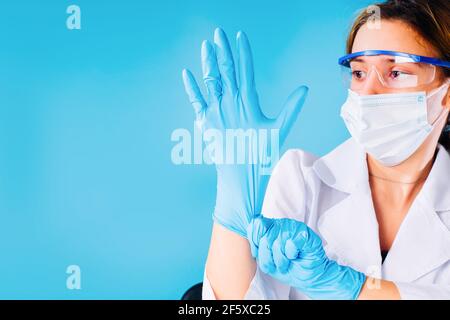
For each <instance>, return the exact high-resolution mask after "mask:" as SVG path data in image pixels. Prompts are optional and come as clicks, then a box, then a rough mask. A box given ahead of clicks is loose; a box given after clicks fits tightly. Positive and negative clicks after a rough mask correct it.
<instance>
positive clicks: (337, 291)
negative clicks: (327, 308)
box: [183, 0, 450, 299]
mask: <svg viewBox="0 0 450 320" xmlns="http://www.w3.org/2000/svg"><path fill="white" fill-rule="evenodd" d="M377 6H378V7H379V9H380V13H381V25H380V27H379V28H377V27H373V25H371V19H372V16H371V14H370V13H368V12H367V11H363V12H362V13H361V14H360V15H359V17H358V18H357V19H356V21H355V23H354V25H353V28H352V30H351V32H350V34H349V37H348V42H347V56H345V57H343V58H341V59H340V60H339V63H340V64H341V66H342V67H343V69H344V74H345V75H346V79H347V80H348V83H349V95H348V99H347V101H346V102H345V104H344V105H343V107H342V110H341V116H342V118H343V120H344V122H345V124H346V125H347V128H348V130H349V131H350V133H351V135H352V137H351V138H350V139H349V140H347V141H346V142H344V143H343V144H342V145H340V146H338V147H337V148H336V149H335V150H333V151H332V152H330V153H329V154H327V155H325V156H324V157H321V158H317V157H315V156H314V155H312V154H309V153H307V152H305V151H302V150H290V151H288V152H287V153H286V154H285V155H284V156H283V157H282V159H281V160H280V161H279V163H278V164H277V166H276V168H275V170H274V171H273V174H272V176H271V178H270V181H269V183H268V185H267V179H266V178H265V176H264V175H261V174H260V173H261V168H260V166H258V165H244V166H242V165H241V166H240V165H223V164H222V165H221V164H216V168H217V173H218V180H217V183H218V186H217V187H218V190H217V201H216V208H215V212H214V221H215V223H214V227H213V231H212V238H211V244H210V251H209V255H208V260H207V263H206V269H205V278H204V288H203V297H204V298H205V299H214V298H216V299H242V298H248V299H448V298H450V230H449V228H450V179H449V173H450V155H449V150H450V130H449V128H450V119H449V110H450V89H449V83H450V63H449V61H450V3H449V2H448V0H434V1H425V0H416V1H414V0H403V1H392V0H390V1H387V2H385V3H381V4H378V5H377ZM237 45H238V48H237V50H238V58H239V59H238V62H237V63H236V65H235V63H234V61H233V58H232V55H231V51H230V48H229V44H228V40H227V39H226V36H225V34H224V33H223V31H221V30H220V29H219V30H216V33H215V40H214V46H213V45H212V44H210V43H209V42H204V43H203V47H202V61H203V73H204V80H205V85H206V87H207V91H208V95H207V101H205V100H204V98H203V97H202V95H201V93H200V90H199V89H198V86H197V85H196V83H195V80H194V78H193V76H192V74H191V73H190V72H189V71H184V73H183V77H184V82H185V88H186V91H187V93H188V95H189V98H190V101H191V103H192V104H193V106H194V109H195V111H196V116H197V123H198V124H199V126H200V127H201V128H202V129H208V128H216V129H219V130H223V129H233V128H244V129H246V128H256V129H261V128H263V129H279V130H280V139H281V141H280V142H281V143H282V142H283V140H284V138H285V137H286V136H287V133H288V132H289V130H290V128H291V126H292V124H293V123H294V121H295V119H296V117H297V115H298V113H299V112H300V109H301V107H302V105H303V103H304V100H305V97H306V94H307V88H306V87H301V88H299V89H297V90H296V91H295V92H294V93H293V94H292V95H291V96H290V98H289V99H288V101H287V104H286V106H285V108H284V109H283V111H282V112H281V114H280V116H279V117H278V118H277V119H267V118H266V117H265V116H264V115H263V114H262V112H261V109H260V107H259V101H258V96H257V93H256V90H255V85H254V77H253V63H252V58H251V52H250V47H249V44H248V41H247V38H246V36H245V34H243V33H239V34H238V37H237ZM266 187H267V189H266ZM263 200H264V201H263ZM261 213H262V215H260V214H261Z"/></svg>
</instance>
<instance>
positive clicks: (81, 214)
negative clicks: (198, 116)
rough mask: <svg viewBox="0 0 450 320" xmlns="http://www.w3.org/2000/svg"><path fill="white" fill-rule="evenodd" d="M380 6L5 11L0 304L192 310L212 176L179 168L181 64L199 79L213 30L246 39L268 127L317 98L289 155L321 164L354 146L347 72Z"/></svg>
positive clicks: (28, 5) (202, 2) (86, 1)
mask: <svg viewBox="0 0 450 320" xmlns="http://www.w3.org/2000/svg"><path fill="white" fill-rule="evenodd" d="M369 3H370V1H355V0H353V1H348V0H339V1H336V0H335V1H299V0H291V1H261V0H258V1H256V0H245V1H242V0H227V1H221V2H218V1H206V0H192V1H180V0H165V1H144V0H141V1H138V0H134V1H130V0H127V1H125V0H114V1H112V0H108V1H106V0H102V1H100V0H95V1H94V0H77V1H61V0H54V1H50V0H47V1H34V0H29V1H24V0H14V1H12V0H4V1H2V4H1V10H0V219H1V220H0V298H3V299H5V298H6V299H29V298H32V299H48V298H56V299H179V298H180V297H181V295H182V294H183V292H184V291H185V290H186V289H188V288H189V287H190V286H191V285H193V284H195V283H197V282H200V281H202V275H203V268H204V262H205V259H206V255H207V250H208V245H209V237H210V229H211V225H212V220H211V214H212V210H213V207H214V200H215V170H214V168H213V167H208V166H181V167H180V166H178V167H177V166H174V165H173V164H172V162H171V158H170V155H171V149H172V147H173V146H174V143H173V142H171V141H170V136H171V133H172V131H173V130H175V129H177V128H187V129H190V130H192V127H193V111H192V109H191V106H190V104H189V103H188V101H187V98H186V97H185V95H184V90H183V86H182V81H181V76H180V75H181V70H182V68H184V67H188V68H190V69H191V70H192V71H194V72H195V74H196V75H197V77H198V79H200V70H201V68H200V44H201V41H202V40H203V39H212V36H213V30H214V28H215V27H216V26H222V27H223V28H224V29H225V31H226V32H227V33H228V35H229V37H230V38H231V39H233V40H234V37H235V34H236V32H237V31H238V30H241V29H242V30H244V31H246V33H247V34H248V36H249V38H250V41H251V43H252V47H253V52H254V55H255V64H256V80H257V85H258V90H259V93H260V98H261V102H262V105H263V107H264V108H265V111H266V112H267V114H268V115H272V116H273V115H276V114H277V112H278V110H279V108H280V107H281V105H282V103H283V102H284V100H285V99H286V97H287V96H288V94H289V93H290V92H291V91H292V90H293V89H295V88H296V87H297V86H298V85H301V84H306V85H308V86H309V87H310V94H309V98H308V100H307V103H306V105H305V107H304V109H303V111H302V113H301V115H300V118H299V120H298V122H297V123H296V125H295V127H294V129H293V131H292V133H291V135H290V137H289V139H288V141H287V144H286V147H287V148H293V147H296V148H304V149H306V150H308V151H311V152H314V153H316V154H318V155H322V154H324V153H326V152H328V151H330V150H331V149H333V148H334V147H335V146H336V145H338V144H339V143H341V142H342V141H343V140H344V139H346V138H347V136H348V133H347V132H346V130H345V127H344V125H343V123H342V121H341V120H340V117H339V109H340V106H341V105H342V103H343V101H344V99H345V95H346V92H345V90H344V88H343V86H342V85H341V82H340V77H339V69H338V67H337V64H336V61H337V58H338V57H339V56H340V55H342V54H344V47H345V46H344V44H345V39H346V35H347V32H348V30H349V28H350V24H351V21H352V19H353V18H354V17H355V15H356V12H357V10H358V9H360V8H362V7H364V6H366V5H368V4H369ZM70 4H77V5H79V6H80V7H81V12H82V30H80V31H70V30H68V29H67V28H66V19H67V17H68V14H66V8H67V7H68V6H69V5H70ZM233 44H234V43H233ZM285 149H286V148H285ZM71 264H76V265H79V266H80V267H81V272H82V275H81V276H82V278H81V280H82V290H80V291H70V290H68V289H67V288H66V278H67V276H68V275H67V274H66V272H65V271H66V268H67V266H69V265H71Z"/></svg>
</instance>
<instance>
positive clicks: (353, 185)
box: [313, 138, 450, 282]
mask: <svg viewBox="0 0 450 320" xmlns="http://www.w3.org/2000/svg"><path fill="white" fill-rule="evenodd" d="M313 170H314V171H315V172H316V174H317V175H318V176H319V178H320V179H321V180H322V181H323V182H324V183H325V184H326V185H328V186H329V187H331V188H333V189H336V190H338V191H342V192H344V193H347V196H345V197H344V198H343V200H342V201H341V202H339V203H338V204H336V205H335V206H333V207H331V208H329V209H328V210H327V211H325V212H324V214H323V215H322V216H321V217H320V218H319V221H318V229H319V231H320V233H321V235H322V237H323V239H324V240H325V243H326V246H327V247H328V249H329V250H331V251H333V252H335V253H336V254H337V256H338V262H339V263H341V264H344V265H350V266H352V267H353V268H355V269H356V270H358V271H361V272H363V273H365V274H367V275H370V276H373V277H375V278H378V277H383V278H384V279H387V280H393V281H394V280H395V281H405V282H410V281H414V280H415V279H417V278H419V277H420V276H422V275H424V274H426V273H428V272H430V271H432V270H433V269H435V268H437V267H439V266H440V265H441V264H443V263H445V262H447V261H449V260H450V231H449V230H448V228H447V227H446V226H445V225H444V224H443V222H442V221H441V220H440V218H439V216H438V212H439V211H446V210H449V209H450V182H449V180H448V179H449V178H448V176H449V175H448V173H449V172H450V155H449V154H448V152H447V151H446V150H445V148H444V147H442V146H440V145H439V152H438V154H437V157H436V160H435V163H434V165H433V168H432V170H431V172H430V174H429V176H428V179H427V181H426V183H425V184H424V186H423V187H422V190H421V191H420V192H419V194H418V196H417V198H416V200H415V201H414V203H413V205H412V207H411V208H410V211H409V213H408V215H407V216H406V217H405V219H404V221H403V223H402V225H401V227H400V229H399V231H398V233H397V236H396V238H395V241H394V243H393V245H392V248H391V250H390V252H389V254H388V256H387V258H386V260H385V262H384V264H383V265H381V255H380V241H379V234H378V232H379V230H378V222H377V218H376V214H375V210H374V207H373V201H372V196H371V191H370V185H369V182H368V168H367V161H366V153H365V152H364V150H362V149H361V148H360V147H359V146H358V144H357V143H356V141H354V140H353V139H352V138H351V139H349V140H347V141H346V142H344V143H343V144H342V145H340V146H339V147H337V148H336V149H334V150H333V151H332V152H330V153H329V154H327V155H325V156H324V157H322V158H320V159H318V160H317V161H316V162H315V163H314V165H313Z"/></svg>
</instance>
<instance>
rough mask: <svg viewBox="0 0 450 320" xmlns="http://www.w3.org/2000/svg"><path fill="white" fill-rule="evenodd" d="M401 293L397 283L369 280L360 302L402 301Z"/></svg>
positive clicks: (360, 295)
mask: <svg viewBox="0 0 450 320" xmlns="http://www.w3.org/2000/svg"><path fill="white" fill-rule="evenodd" d="M400 299H401V297H400V292H399V291H398V289H397V286H396V285H395V283H393V282H391V281H386V280H379V279H374V278H367V280H366V282H365V283H364V285H363V288H362V290H361V293H360V294H359V297H358V300H400Z"/></svg>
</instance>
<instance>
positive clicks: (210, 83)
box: [202, 40, 222, 103]
mask: <svg viewBox="0 0 450 320" xmlns="http://www.w3.org/2000/svg"><path fill="white" fill-rule="evenodd" d="M202 69H203V81H204V82H205V86H206V90H207V92H208V102H210V103H217V102H218V101H219V99H220V97H221V96H222V83H221V81H220V73H219V67H218V66H217V58H216V53H215V52H214V47H213V46H212V45H211V43H210V42H209V41H207V40H205V41H203V43H202Z"/></svg>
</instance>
